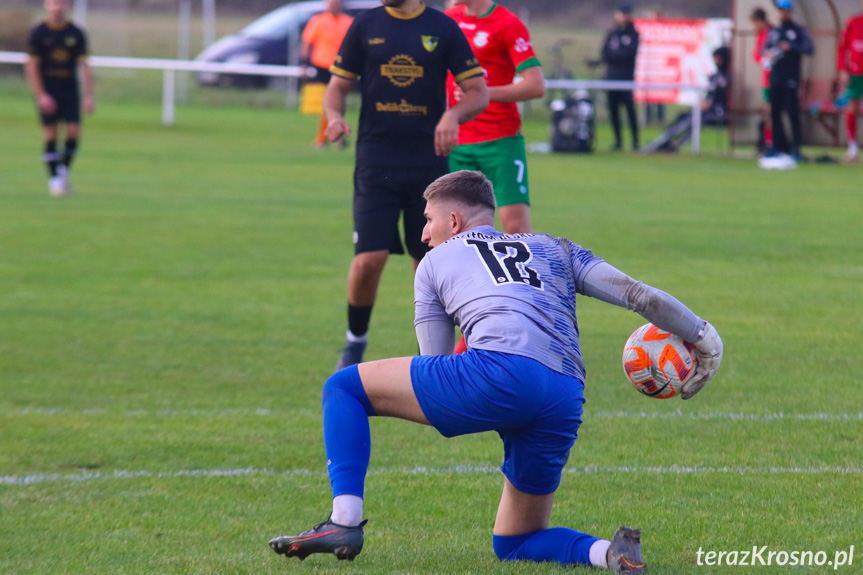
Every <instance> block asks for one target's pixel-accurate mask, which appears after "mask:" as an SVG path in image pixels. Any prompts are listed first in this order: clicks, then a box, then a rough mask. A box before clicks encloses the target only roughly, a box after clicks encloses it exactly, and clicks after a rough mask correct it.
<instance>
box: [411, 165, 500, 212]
mask: <svg viewBox="0 0 863 575" xmlns="http://www.w3.org/2000/svg"><path fill="white" fill-rule="evenodd" d="M423 197H424V198H425V199H426V201H427V202H446V201H455V202H461V203H463V204H465V205H467V206H469V207H471V208H473V207H477V206H484V207H486V208H490V209H492V210H494V209H495V208H497V202H496V201H495V199H494V186H492V185H491V182H490V181H489V179H488V178H486V177H485V175H483V173H482V172H474V171H471V170H459V171H458V172H452V173H450V174H446V175H445V176H441V177H439V178H438V179H436V180H435V181H433V182H432V183H431V184H429V187H427V188H426V191H425V193H424V194H423Z"/></svg>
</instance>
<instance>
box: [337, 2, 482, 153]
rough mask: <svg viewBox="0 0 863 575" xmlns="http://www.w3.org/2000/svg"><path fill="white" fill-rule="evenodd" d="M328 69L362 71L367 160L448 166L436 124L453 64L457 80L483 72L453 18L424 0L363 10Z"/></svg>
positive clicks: (360, 138)
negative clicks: (404, 7)
mask: <svg viewBox="0 0 863 575" xmlns="http://www.w3.org/2000/svg"><path fill="white" fill-rule="evenodd" d="M330 71H331V72H332V73H333V74H335V75H337V76H340V77H342V78H346V79H349V80H356V79H358V78H359V79H360V89H361V93H362V108H361V110H360V126H359V131H358V135H357V165H362V166H429V167H431V166H438V165H443V166H445V165H446V161H447V160H446V158H440V157H438V156H436V155H435V151H434V130H435V126H436V125H437V123H438V121H439V120H440V117H441V116H442V115H443V113H444V111H446V78H447V71H450V72H452V74H453V76H455V78H456V80H457V81H462V80H465V79H467V78H472V77H474V76H480V75H482V68H481V67H480V66H479V62H478V61H477V59H476V57H475V56H474V54H473V51H472V50H471V48H470V45H469V44H468V42H467V39H466V38H465V36H464V34H463V33H462V31H461V30H460V29H459V27H458V25H457V24H456V23H455V21H454V20H452V19H451V18H450V17H449V16H446V15H445V14H444V13H443V12H439V11H438V10H435V9H432V8H428V7H426V6H425V4H422V5H421V6H420V8H419V9H418V10H417V11H416V12H414V13H412V14H408V15H403V14H401V13H399V12H397V11H395V10H393V9H391V8H389V7H386V6H381V7H379V8H373V9H371V10H368V11H366V12H364V13H362V14H360V15H359V16H357V17H356V18H355V19H354V22H353V24H351V27H350V29H349V30H348V32H347V34H346V35H345V39H344V40H343V41H342V46H341V49H340V50H339V55H338V57H337V58H336V62H335V64H333V66H332V67H331V68H330Z"/></svg>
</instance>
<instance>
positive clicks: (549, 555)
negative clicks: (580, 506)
mask: <svg viewBox="0 0 863 575" xmlns="http://www.w3.org/2000/svg"><path fill="white" fill-rule="evenodd" d="M596 541H598V538H596V537H593V536H592V535H587V534H586V533H581V532H579V531H575V530H574V529H567V528H565V527H552V528H551V529H543V530H542V531H536V532H535V533H528V534H526V535H495V536H494V537H493V538H492V544H493V545H494V553H495V555H497V556H498V558H499V559H500V560H501V561H535V562H537V563H542V562H545V561H551V562H554V563H561V564H563V565H571V564H575V563H577V564H581V565H590V546H591V545H593V544H594V543H595V542H596Z"/></svg>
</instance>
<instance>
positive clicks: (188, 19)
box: [177, 0, 192, 102]
mask: <svg viewBox="0 0 863 575" xmlns="http://www.w3.org/2000/svg"><path fill="white" fill-rule="evenodd" d="M179 35H180V37H179V41H178V42H177V60H188V59H189V52H190V50H189V47H190V45H191V35H192V0H180V31H179ZM177 84H178V85H177V88H178V89H179V90H178V91H179V98H180V101H181V102H185V101H186V100H187V99H188V96H189V74H188V73H187V72H181V73H180V76H179V77H178V78H177Z"/></svg>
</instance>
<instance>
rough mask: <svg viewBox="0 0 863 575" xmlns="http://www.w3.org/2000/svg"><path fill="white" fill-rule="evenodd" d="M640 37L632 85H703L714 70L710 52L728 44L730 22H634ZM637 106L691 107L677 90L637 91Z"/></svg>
mask: <svg viewBox="0 0 863 575" xmlns="http://www.w3.org/2000/svg"><path fill="white" fill-rule="evenodd" d="M635 28H636V29H637V30H638V34H639V45H638V58H637V60H636V63H635V81H636V82H642V83H647V84H689V85H706V84H707V79H708V78H709V77H710V75H711V74H713V72H714V71H715V70H716V67H715V66H714V65H713V57H712V53H713V50H715V49H716V48H718V47H719V46H722V45H724V44H727V43H728V40H729V39H730V34H731V21H730V20H726V19H710V20H670V19H669V20H666V19H642V18H636V19H635ZM635 99H636V100H637V101H639V102H648V103H660V104H690V103H691V99H689V98H686V96H685V94H683V93H681V91H680V90H649V91H645V90H638V91H636V93H635Z"/></svg>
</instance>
